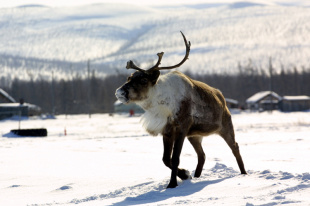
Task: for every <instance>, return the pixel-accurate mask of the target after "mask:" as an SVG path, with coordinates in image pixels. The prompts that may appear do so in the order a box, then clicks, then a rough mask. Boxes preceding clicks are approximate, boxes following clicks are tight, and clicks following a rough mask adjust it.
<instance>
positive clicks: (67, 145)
mask: <svg viewBox="0 0 310 206" xmlns="http://www.w3.org/2000/svg"><path fill="white" fill-rule="evenodd" d="M139 119H140V117H128V116H127V115H114V116H113V117H111V116H109V115H105V114H96V115H92V117H91V119H89V118H88V115H74V116H67V117H65V116H57V117H56V119H41V118H39V119H38V118H34V119H28V120H23V121H22V122H21V128H41V127H46V128H47V129H48V137H46V138H17V137H14V135H12V134H11V133H9V131H10V130H11V129H16V128H17V127H18V121H17V120H5V121H1V122H0V135H1V136H2V137H1V138H0V168H1V170H0V205H6V206H7V205H12V206H13V205H14V206H18V205H70V204H71V205H73V204H80V205H115V206H116V205H117V206H121V205H124V206H125V205H244V206H245V205H246V206H251V205H281V204H284V205H294V206H295V205H302V206H304V205H310V196H309V194H310V174H309V169H310V165H309V158H310V113H309V112H304V113H303V112H296V113H281V112H273V113H272V114H270V113H241V114H234V115H233V122H234V125H235V131H236V139H237V141H238V143H239V145H240V149H241V155H242V157H243V159H244V163H245V167H246V169H247V171H248V175H240V173H239V171H238V166H237V163H236V161H235V159H234V157H233V155H232V153H231V151H230V150H229V148H228V146H227V145H226V144H225V143H224V141H223V140H222V139H221V138H220V137H219V136H215V135H214V136H210V137H207V138H205V139H204V140H203V147H204V149H205V152H206V156H207V161H206V165H205V167H204V170H203V172H202V176H201V177H200V178H199V179H191V180H187V181H184V182H182V181H181V180H180V182H179V186H178V187H177V188H175V189H166V186H167V184H168V181H169V178H170V171H169V169H168V168H166V167H165V166H164V164H163V163H162V161H161V158H162V152H163V147H162V139H161V137H151V136H149V135H148V134H147V133H146V132H145V131H144V130H143V129H142V127H141V125H140V123H139ZM65 129H66V132H67V135H66V136H65V135H64V130H65ZM196 162H197V159H196V154H195V152H194V149H193V148H192V147H191V145H190V144H189V142H188V141H186V142H185V145H184V148H183V151H182V155H181V165H180V167H183V168H186V169H189V171H191V172H194V169H195V167H196Z"/></svg>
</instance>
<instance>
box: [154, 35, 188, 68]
mask: <svg viewBox="0 0 310 206" xmlns="http://www.w3.org/2000/svg"><path fill="white" fill-rule="evenodd" d="M180 32H181V34H182V36H183V39H184V43H185V46H186V53H185V56H184V58H183V60H182V61H181V62H180V63H178V64H176V65H174V66H169V67H158V66H157V67H155V66H156V65H157V64H156V65H155V66H154V68H153V67H152V68H151V69H149V70H154V69H155V70H164V69H174V68H177V67H180V66H181V65H182V64H183V63H184V62H185V61H186V60H187V59H188V56H189V52H190V48H191V42H190V41H188V42H187V40H186V37H185V36H184V34H183V33H182V31H180ZM160 60H161V59H160ZM158 61H159V60H158ZM158 65H159V64H158ZM149 70H148V71H149Z"/></svg>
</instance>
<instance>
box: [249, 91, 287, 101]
mask: <svg viewBox="0 0 310 206" xmlns="http://www.w3.org/2000/svg"><path fill="white" fill-rule="evenodd" d="M268 95H271V96H273V97H274V98H276V99H278V100H281V99H282V98H281V96H280V95H278V94H277V93H275V92H272V91H262V92H258V93H256V94H254V95H253V96H251V97H249V98H248V99H247V100H246V103H256V102H259V101H260V100H262V99H264V98H265V97H266V96H268Z"/></svg>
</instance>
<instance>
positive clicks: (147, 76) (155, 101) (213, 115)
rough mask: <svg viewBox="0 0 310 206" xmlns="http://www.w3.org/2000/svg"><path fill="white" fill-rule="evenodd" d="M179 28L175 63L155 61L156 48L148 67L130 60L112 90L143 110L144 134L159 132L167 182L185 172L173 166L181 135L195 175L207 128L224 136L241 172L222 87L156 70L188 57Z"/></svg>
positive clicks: (200, 166)
mask: <svg viewBox="0 0 310 206" xmlns="http://www.w3.org/2000/svg"><path fill="white" fill-rule="evenodd" d="M181 34H182V36H183V39H184V42H185V46H186V54H185V57H184V58H183V60H182V61H181V62H180V63H178V64H176V65H174V66H167V67H160V66H159V65H160V63H161V60H162V57H163V55H164V52H161V53H158V54H157V56H158V61H157V63H156V64H155V65H154V66H153V67H151V68H150V69H148V70H143V69H141V68H139V67H138V66H136V65H135V64H134V63H133V62H132V61H131V60H130V61H128V62H127V66H126V68H127V69H135V70H137V71H136V72H134V73H133V74H131V76H129V77H128V79H127V82H126V83H125V84H124V85H122V86H121V87H120V88H118V89H117V90H116V93H115V95H116V97H117V98H118V99H119V100H120V101H121V102H122V103H124V104H128V103H130V102H134V103H136V104H138V105H139V106H141V107H142V108H143V109H144V110H145V113H144V114H143V116H142V118H141V122H142V124H143V127H144V128H145V129H146V130H147V132H148V133H149V134H151V135H154V136H156V135H158V134H162V136H163V144H164V154H163V159H162V160H163V162H164V164H165V165H166V166H167V167H169V168H170V169H171V178H170V182H169V184H168V186H167V188H175V187H177V186H178V184H177V176H178V177H179V178H181V179H182V180H186V179H190V178H191V175H190V173H189V171H188V170H185V169H181V168H178V166H179V162H180V154H181V150H182V146H183V142H184V139H185V137H187V138H188V140H189V141H190V143H191V144H192V146H193V147H194V149H195V151H196V153H197V156H198V164H197V167H196V170H195V174H194V177H197V178H198V177H200V175H201V172H202V169H203V165H204V163H205V153H204V151H203V148H202V146H201V142H202V138H203V137H204V136H208V135H211V134H219V135H220V136H221V137H222V138H223V139H224V140H225V141H226V143H227V144H228V146H229V147H230V149H231V150H232V153H233V155H234V156H235V158H236V160H237V163H238V166H239V169H240V171H241V174H247V173H246V170H245V168H244V165H243V161H242V157H241V155H240V152H239V146H238V143H237V142H236V141H235V134H234V128H233V124H232V120H231V115H230V112H229V110H228V108H227V106H226V101H225V99H224V96H223V95H222V93H221V92H220V91H219V90H217V89H215V88H213V87H211V86H209V85H207V84H205V83H202V82H199V81H196V80H193V79H191V78H189V77H188V76H186V75H184V74H183V73H181V72H178V71H172V72H170V73H167V74H165V75H160V70H170V69H174V68H177V67H180V66H181V65H182V64H183V63H184V62H185V61H186V60H187V59H188V56H189V52H190V46H191V44H190V42H187V40H186V38H185V36H184V34H183V33H182V32H181Z"/></svg>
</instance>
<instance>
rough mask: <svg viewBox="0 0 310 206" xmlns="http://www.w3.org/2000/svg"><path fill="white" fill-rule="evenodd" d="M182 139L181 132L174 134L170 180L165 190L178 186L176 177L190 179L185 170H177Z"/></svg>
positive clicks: (183, 137)
mask: <svg viewBox="0 0 310 206" xmlns="http://www.w3.org/2000/svg"><path fill="white" fill-rule="evenodd" d="M184 139H185V135H184V134H182V133H181V132H176V135H175V141H174V146H173V153H172V159H171V178H170V182H169V184H168V186H167V188H175V187H177V186H178V183H177V176H179V177H180V178H181V179H188V178H190V175H189V172H188V171H187V170H184V169H179V168H178V167H179V164H180V154H181V151H182V147H183V143H184Z"/></svg>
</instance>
